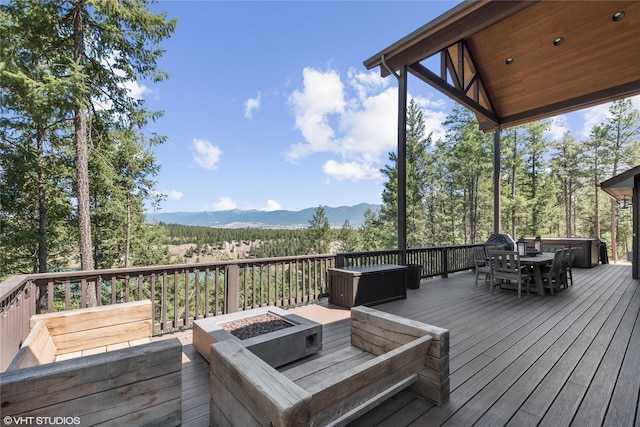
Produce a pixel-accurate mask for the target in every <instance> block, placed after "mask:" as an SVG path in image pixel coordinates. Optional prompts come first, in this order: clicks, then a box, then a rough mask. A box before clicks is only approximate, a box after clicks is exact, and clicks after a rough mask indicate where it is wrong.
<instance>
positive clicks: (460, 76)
mask: <svg viewBox="0 0 640 427" xmlns="http://www.w3.org/2000/svg"><path fill="white" fill-rule="evenodd" d="M399 7H401V6H399ZM427 7H428V6H427ZM381 24H382V23H381ZM639 40H640V1H637V0H610V1H609V0H607V1H554V0H527V1H524V0H523V1H502V0H481V1H465V2H463V3H460V4H458V5H457V6H455V7H454V8H453V9H451V10H449V11H448V12H446V13H445V14H443V15H441V16H439V17H437V18H436V19H434V20H433V21H431V22H429V23H427V24H425V25H424V26H422V27H421V28H418V29H417V30H415V31H414V32H412V33H410V34H409V35H407V36H406V37H404V38H402V39H400V40H398V41H397V42H395V43H393V44H392V45H390V46H389V47H387V48H385V49H383V50H381V51H380V52H378V53H376V54H375V55H373V56H372V57H370V58H369V59H367V60H366V61H364V65H365V67H366V68H367V69H372V68H375V67H380V74H381V75H382V76H383V77H386V76H388V75H391V74H393V75H394V76H395V77H396V78H397V79H398V248H400V249H401V250H403V251H406V245H407V239H406V232H407V229H406V225H407V223H406V213H407V209H406V137H407V135H406V132H407V129H406V113H407V98H408V84H407V82H408V78H407V76H408V74H412V75H414V76H416V77H417V78H418V79H420V80H422V81H423V82H426V83H428V84H429V85H431V86H433V87H435V88H437V89H439V90H440V91H442V92H443V93H445V94H447V95H448V96H450V97H451V98H452V99H453V100H455V101H456V102H458V103H460V104H462V105H464V106H466V107H467V108H469V109H470V110H471V111H473V112H474V113H475V115H476V117H477V119H478V123H479V126H480V128H481V129H482V130H484V131H494V147H493V171H494V172H493V191H494V196H493V205H494V207H493V222H494V232H495V233H500V232H501V231H502V224H501V215H500V210H501V209H500V175H499V174H500V129H504V128H507V127H510V126H516V125H519V124H524V123H528V122H531V121H535V120H540V119H543V118H547V117H553V116H556V115H559V114H563V113H568V112H571V111H575V110H579V109H582V108H586V107H590V106H594V105H597V104H602V103H605V102H610V101H615V100H618V99H622V98H627V97H630V96H634V95H637V94H640V43H639V42H638V41H639ZM614 197H615V195H614ZM634 204H635V205H636V206H637V204H638V200H637V193H636V200H635V201H634ZM637 210H638V209H637V208H636V211H637ZM638 222H640V219H637V220H636V221H635V223H634V227H636V228H634V230H636V236H635V237H634V248H635V252H636V260H635V261H636V262H635V263H634V264H635V267H634V275H635V276H636V277H637V276H638V274H640V273H639V271H640V265H639V264H640V259H638V254H637V252H638V247H640V242H639V241H640V233H639V232H638V231H637V230H638V228H637V227H638V224H637V223H638ZM403 260H404V258H403Z"/></svg>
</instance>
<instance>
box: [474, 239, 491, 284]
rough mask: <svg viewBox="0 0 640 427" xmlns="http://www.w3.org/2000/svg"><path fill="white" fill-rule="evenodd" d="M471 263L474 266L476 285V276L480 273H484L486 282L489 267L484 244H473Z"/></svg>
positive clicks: (489, 274) (489, 275)
mask: <svg viewBox="0 0 640 427" xmlns="http://www.w3.org/2000/svg"><path fill="white" fill-rule="evenodd" d="M473 265H474V266H475V268H476V282H475V284H476V286H477V285H478V277H479V276H480V275H481V274H484V281H485V283H487V282H488V281H489V278H490V277H491V267H490V266H489V261H488V260H487V252H486V251H485V248H484V246H475V247H474V248H473Z"/></svg>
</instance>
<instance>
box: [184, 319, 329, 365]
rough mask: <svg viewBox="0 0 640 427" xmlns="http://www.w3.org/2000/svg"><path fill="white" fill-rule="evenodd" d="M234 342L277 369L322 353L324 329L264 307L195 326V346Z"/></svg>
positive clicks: (206, 353)
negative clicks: (227, 341) (319, 352)
mask: <svg viewBox="0 0 640 427" xmlns="http://www.w3.org/2000/svg"><path fill="white" fill-rule="evenodd" d="M226 340H233V341H236V342H238V343H239V344H240V345H242V346H243V347H245V348H247V349H248V350H250V351H251V352H252V353H254V354H255V355H256V356H258V357H259V358H261V359H262V360H264V361H265V362H266V363H268V364H269V365H271V366H273V367H274V368H277V367H279V366H282V365H286V364H287V363H291V362H293V361H296V360H298V359H301V358H303V357H305V356H308V355H310V354H313V353H317V352H318V351H320V350H322V325H320V324H319V323H316V322H313V321H311V320H309V319H305V318H303V317H300V316H297V315H295V314H291V313H289V312H287V311H286V310H282V309H280V308H277V307H273V306H269V307H261V308H256V309H253V310H246V311H241V312H237V313H230V314H225V315H223V316H216V317H209V318H206V319H200V320H196V321H194V322H193V346H194V347H195V348H196V350H198V352H199V353H200V354H201V355H202V357H204V358H205V359H207V360H209V356H210V355H209V348H210V346H211V344H213V343H215V342H218V341H226Z"/></svg>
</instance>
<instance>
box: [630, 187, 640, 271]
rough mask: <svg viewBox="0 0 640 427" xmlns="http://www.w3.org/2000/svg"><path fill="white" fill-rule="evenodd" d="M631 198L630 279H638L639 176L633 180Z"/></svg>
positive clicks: (639, 228)
mask: <svg viewBox="0 0 640 427" xmlns="http://www.w3.org/2000/svg"><path fill="white" fill-rule="evenodd" d="M631 191H632V193H631V194H632V196H631V203H632V206H631V209H632V212H633V215H632V218H631V221H632V227H633V234H632V236H633V237H632V238H631V239H632V243H631V253H632V255H631V269H632V270H631V277H632V278H634V279H640V175H636V176H635V177H634V178H633V189H632V190H631Z"/></svg>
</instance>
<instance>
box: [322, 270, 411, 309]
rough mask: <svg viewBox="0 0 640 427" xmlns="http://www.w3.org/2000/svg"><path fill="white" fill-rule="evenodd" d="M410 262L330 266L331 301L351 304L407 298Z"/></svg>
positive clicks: (346, 304) (342, 304)
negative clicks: (408, 265) (407, 264)
mask: <svg viewBox="0 0 640 427" xmlns="http://www.w3.org/2000/svg"><path fill="white" fill-rule="evenodd" d="M406 274H407V266H405V265H396V264H377V265H364V266H355V267H344V268H330V269H329V304H335V305H338V306H341V307H346V308H351V307H356V306H358V305H375V304H381V303H383V302H388V301H393V300H397V299H404V298H407V283H406Z"/></svg>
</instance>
